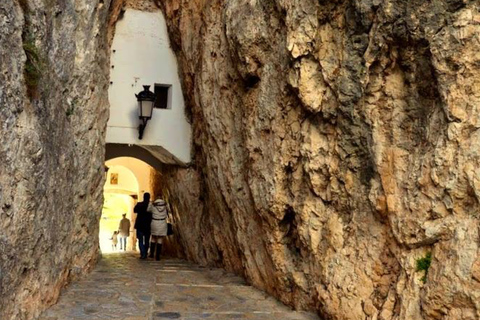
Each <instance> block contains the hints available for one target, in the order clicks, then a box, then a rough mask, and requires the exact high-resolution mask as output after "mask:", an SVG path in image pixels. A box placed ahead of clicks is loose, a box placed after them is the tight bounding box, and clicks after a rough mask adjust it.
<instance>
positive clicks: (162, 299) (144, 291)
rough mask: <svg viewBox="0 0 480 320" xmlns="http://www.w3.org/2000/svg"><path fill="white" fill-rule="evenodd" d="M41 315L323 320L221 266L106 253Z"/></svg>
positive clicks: (65, 318) (70, 319)
mask: <svg viewBox="0 0 480 320" xmlns="http://www.w3.org/2000/svg"><path fill="white" fill-rule="evenodd" d="M39 319H40V320H80V319H82V320H83V319H88V320H93V319H122V320H144V319H148V320H157V319H185V320H186V319H189V320H196V319H212V320H220V319H255V320H267V319H268V320H271V319H276V320H318V317H317V316H315V315H313V314H309V313H304V312H295V311H292V310H291V309H290V308H288V307H286V306H285V305H283V304H282V303H280V302H278V301H277V300H275V299H274V298H272V297H270V296H269V295H267V294H266V293H264V292H262V291H259V290H257V289H255V288H253V287H251V286H248V285H246V284H245V282H244V281H243V279H241V278H239V277H237V276H235V275H232V274H230V273H227V272H226V271H224V270H222V269H212V268H202V267H200V266H197V265H194V264H191V263H189V262H186V261H183V260H178V259H165V260H162V261H160V262H157V261H141V260H139V259H138V258H137V255H136V254H133V253H125V254H121V253H116V254H109V255H105V256H103V258H102V260H101V261H100V263H99V264H98V266H97V267H96V269H95V270H94V271H93V272H92V273H91V274H90V275H88V276H87V277H86V278H84V279H83V280H81V281H79V282H76V283H73V284H72V285H70V286H69V287H68V288H67V289H65V290H64V292H63V293H62V295H61V297H60V300H59V302H58V303H57V304H56V305H55V306H53V307H52V308H50V309H49V310H47V311H45V312H44V313H43V314H42V315H41V316H40V318H39Z"/></svg>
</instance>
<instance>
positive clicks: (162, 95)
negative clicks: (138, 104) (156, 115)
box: [155, 84, 171, 109]
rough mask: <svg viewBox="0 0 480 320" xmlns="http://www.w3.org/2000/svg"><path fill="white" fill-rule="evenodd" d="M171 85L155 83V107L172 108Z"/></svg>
mask: <svg viewBox="0 0 480 320" xmlns="http://www.w3.org/2000/svg"><path fill="white" fill-rule="evenodd" d="M170 87H171V86H169V85H165V84H156V85H155V97H156V99H155V108H157V109H170V105H169V100H170Z"/></svg>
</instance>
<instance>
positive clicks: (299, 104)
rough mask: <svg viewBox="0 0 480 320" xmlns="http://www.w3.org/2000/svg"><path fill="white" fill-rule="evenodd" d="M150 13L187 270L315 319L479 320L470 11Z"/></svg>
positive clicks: (411, 4) (474, 59)
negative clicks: (169, 111)
mask: <svg viewBox="0 0 480 320" xmlns="http://www.w3.org/2000/svg"><path fill="white" fill-rule="evenodd" d="M160 3H161V6H162V10H163V12H164V13H165V16H166V19H167V21H168V25H169V30H170V33H171V35H170V36H171V40H172V45H173V48H174V50H175V51H176V53H177V55H178V59H179V65H180V67H181V76H182V78H183V85H184V88H183V89H184V93H185V95H186V97H187V102H188V105H189V108H190V112H191V116H192V123H193V127H194V130H195V131H194V137H195V140H194V151H195V162H194V167H192V168H190V169H171V170H169V171H168V172H165V174H164V178H165V179H166V181H167V182H166V184H167V187H166V188H167V189H168V193H169V198H170V200H171V201H172V202H173V203H175V204H176V209H175V211H176V220H177V222H176V226H177V231H178V237H179V241H180V243H181V244H182V245H183V247H184V248H185V253H186V255H187V257H188V258H189V259H192V260H195V261H198V262H201V263H205V264H216V265H223V266H225V267H226V268H228V269H229V270H233V271H236V272H237V273H240V274H243V275H244V276H245V277H246V278H247V279H248V280H249V281H250V282H251V283H253V284H254V285H256V286H258V287H260V288H263V289H265V290H266V291H268V292H270V293H272V294H274V295H275V296H277V297H279V298H280V299H281V300H282V301H284V302H286V303H288V304H290V305H292V306H294V307H296V308H298V309H312V310H318V312H319V313H320V314H321V315H323V316H324V317H325V318H326V319H339V320H340V319H342V320H346V319H383V320H387V319H405V320H407V319H448V320H454V319H480V256H479V241H480V239H479V217H480V206H479V201H480V173H479V164H480V152H479V150H480V135H479V134H478V128H479V127H480V110H479V108H480V53H479V52H480V50H479V48H480V38H479V35H480V7H479V2H478V1H473V0H470V1H469V0H433V1H416V0H414V1H401V0H386V1H375V0H360V1H348V0H345V1H342V0H337V1H322V0H321V1H315V0H299V1H285V0H269V1H256V0H253V1H252V0H248V1H247V0H235V1H220V0H209V1H203V0H188V1H187V0H183V1H177V0H165V1H160ZM429 253H431V257H432V258H431V263H430V262H429V261H428V260H429V259H428V258H427V259H425V258H426V257H428V256H429ZM422 258H423V259H422ZM425 269H427V271H428V272H427V271H425Z"/></svg>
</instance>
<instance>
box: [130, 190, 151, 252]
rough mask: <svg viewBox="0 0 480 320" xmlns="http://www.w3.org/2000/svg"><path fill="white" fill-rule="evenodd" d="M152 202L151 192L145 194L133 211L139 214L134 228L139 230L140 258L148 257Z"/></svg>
mask: <svg viewBox="0 0 480 320" xmlns="http://www.w3.org/2000/svg"><path fill="white" fill-rule="evenodd" d="M149 202H150V193H148V192H146V193H145V194H144V195H143V201H142V202H139V203H137V205H136V206H135V208H134V209H133V212H135V213H136V214H137V219H136V220H135V226H134V228H135V229H136V230H137V239H138V247H139V248H140V259H146V258H147V252H148V244H149V241H150V224H151V223H152V213H151V212H148V211H147V209H148V204H149Z"/></svg>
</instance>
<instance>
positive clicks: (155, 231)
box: [147, 199, 168, 261]
mask: <svg viewBox="0 0 480 320" xmlns="http://www.w3.org/2000/svg"><path fill="white" fill-rule="evenodd" d="M147 210H148V211H150V212H151V213H152V223H151V225H150V229H151V234H152V242H151V243H150V258H153V256H154V254H155V260H157V261H158V260H160V255H161V254H162V243H163V239H164V238H165V237H166V236H167V233H168V225H167V218H168V209H167V203H166V202H165V201H164V200H163V199H157V200H155V201H154V202H153V203H152V204H150V205H149V206H148V209H147Z"/></svg>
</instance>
